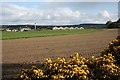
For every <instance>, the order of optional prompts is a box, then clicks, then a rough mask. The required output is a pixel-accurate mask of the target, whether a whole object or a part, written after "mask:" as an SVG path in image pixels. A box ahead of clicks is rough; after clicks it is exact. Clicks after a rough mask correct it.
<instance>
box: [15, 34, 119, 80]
mask: <svg viewBox="0 0 120 80" xmlns="http://www.w3.org/2000/svg"><path fill="white" fill-rule="evenodd" d="M43 65H44V68H43V69H38V68H37V67H36V66H32V67H31V68H30V69H22V72H21V73H20V74H17V75H16V77H15V78H14V79H15V80H119V79H120V36H118V37H117V38H116V39H115V40H113V41H112V42H111V43H110V44H109V47H108V48H106V49H104V51H102V52H101V56H100V57H98V58H95V57H94V56H92V58H91V59H90V60H87V59H86V58H83V57H82V56H80V55H79V54H78V53H75V54H74V55H71V56H70V59H69V60H68V61H66V59H65V58H57V60H55V61H53V60H52V59H51V58H48V59H46V60H45V62H44V63H43Z"/></svg>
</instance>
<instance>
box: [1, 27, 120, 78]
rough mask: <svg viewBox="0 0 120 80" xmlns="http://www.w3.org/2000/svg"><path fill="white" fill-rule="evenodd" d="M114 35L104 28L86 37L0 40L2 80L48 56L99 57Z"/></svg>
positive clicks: (80, 35) (116, 32)
mask: <svg viewBox="0 0 120 80" xmlns="http://www.w3.org/2000/svg"><path fill="white" fill-rule="evenodd" d="M117 35H118V30H117V29H105V30H101V31H98V32H94V33H88V34H76V35H64V36H54V37H39V38H28V39H16V40H3V41H2V63H3V79H5V78H6V79H7V78H10V77H11V76H10V74H11V73H13V74H12V76H13V75H14V74H15V73H17V71H18V70H19V69H21V68H23V67H28V66H29V67H30V66H31V64H34V65H36V66H37V65H38V64H40V63H41V62H42V61H44V60H45V58H48V57H51V58H52V59H56V57H66V58H67V59H68V57H69V56H70V55H71V54H73V53H74V52H78V53H79V54H81V55H82V56H83V57H86V58H89V57H90V56H92V55H94V56H96V57H98V56H99V54H100V52H101V51H102V50H103V49H104V48H106V47H107V46H108V44H109V42H110V41H111V40H112V39H115V38H116V37H117ZM18 68H19V69H18ZM6 79H5V80H6Z"/></svg>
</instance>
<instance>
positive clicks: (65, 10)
mask: <svg viewBox="0 0 120 80" xmlns="http://www.w3.org/2000/svg"><path fill="white" fill-rule="evenodd" d="M1 5H2V10H0V14H2V15H1V16H0V17H1V18H0V21H1V22H2V24H34V23H37V24H38V25H66V24H67V25H68V24H81V23H106V22H107V21H108V20H111V21H116V20H118V2H52V0H51V1H48V2H27V1H26V2H7V1H6V2H2V4H1Z"/></svg>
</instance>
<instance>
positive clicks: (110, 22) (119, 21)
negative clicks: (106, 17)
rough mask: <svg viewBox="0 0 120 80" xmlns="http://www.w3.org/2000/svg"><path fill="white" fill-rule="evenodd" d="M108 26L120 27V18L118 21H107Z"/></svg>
mask: <svg viewBox="0 0 120 80" xmlns="http://www.w3.org/2000/svg"><path fill="white" fill-rule="evenodd" d="M106 25H107V28H120V18H119V19H118V20H117V21H116V22H112V21H107V23H106Z"/></svg>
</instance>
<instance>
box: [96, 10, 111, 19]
mask: <svg viewBox="0 0 120 80" xmlns="http://www.w3.org/2000/svg"><path fill="white" fill-rule="evenodd" d="M98 16H99V17H102V18H109V17H110V14H109V12H108V11H106V10H104V11H101V12H99V14H98Z"/></svg>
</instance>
